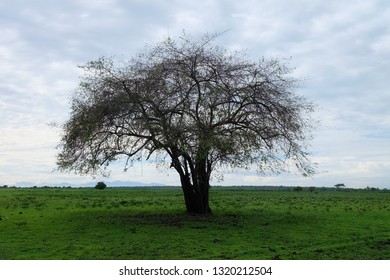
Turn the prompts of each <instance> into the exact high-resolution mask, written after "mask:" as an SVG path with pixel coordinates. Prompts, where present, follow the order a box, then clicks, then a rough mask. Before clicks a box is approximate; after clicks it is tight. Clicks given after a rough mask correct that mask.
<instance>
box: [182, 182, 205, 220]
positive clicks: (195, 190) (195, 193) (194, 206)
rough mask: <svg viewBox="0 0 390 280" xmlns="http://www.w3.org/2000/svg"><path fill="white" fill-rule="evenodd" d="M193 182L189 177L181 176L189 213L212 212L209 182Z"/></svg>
mask: <svg viewBox="0 0 390 280" xmlns="http://www.w3.org/2000/svg"><path fill="white" fill-rule="evenodd" d="M195 183H197V184H195V185H194V184H191V182H190V180H189V178H188V177H187V178H181V184H182V189H183V194H184V201H185V205H186V209H187V213H189V214H211V208H210V206H209V182H208V180H207V182H206V183H205V184H199V182H195Z"/></svg>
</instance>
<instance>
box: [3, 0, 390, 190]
mask: <svg viewBox="0 0 390 280" xmlns="http://www.w3.org/2000/svg"><path fill="white" fill-rule="evenodd" d="M182 30H185V31H186V33H189V34H201V33H206V32H222V31H225V30H229V31H228V32H227V33H225V34H224V35H223V36H221V37H220V38H218V40H217V43H218V44H221V45H224V46H225V47H226V48H229V49H237V50H245V51H246V52H247V53H248V55H249V56H250V57H252V58H253V59H258V58H261V57H262V56H265V57H266V58H271V57H284V58H290V57H291V60H290V64H291V65H292V66H294V67H295V68H296V69H295V70H294V75H295V76H296V77H301V78H305V82H304V85H303V86H302V87H301V88H298V89H297V93H298V94H300V95H303V96H305V97H306V98H308V99H309V100H312V101H313V102H314V103H316V104H317V105H318V109H317V112H316V118H318V119H320V120H321V122H320V125H319V127H318V129H317V130H316V131H315V134H314V139H313V141H312V147H311V152H312V160H313V161H314V162H317V163H318V164H319V165H318V170H319V173H318V174H317V175H315V176H314V177H313V178H302V177H300V176H299V175H296V174H281V175H279V176H265V177H259V176H257V175H256V172H255V171H236V172H234V173H227V174H225V176H224V181H223V182H214V183H215V184H225V185H316V186H333V185H334V184H336V183H345V184H346V185H347V186H349V187H366V186H370V187H390V148H389V147H390V108H389V106H390V92H389V89H390V2H389V1H387V0H382V1H380V0H378V1H375V0H372V1H352V0H350V1H348V0H337V1H320V0H318V1H315V0H314V1H313V0H307V1H304V0H301V1H287V0H284V1H280V0H279V1H275V0H270V1H255V0H253V1H250V0H241V1H233V0H232V1H222V0H209V1H206V0H197V1H179V0H177V1H158V0H154V1H141V0H131V1H119V0H118V1H115V0H94V1H92V0H83V1H80V0H73V1H71V0H69V1H21V0H13V1H7V0H3V1H1V0H0V69H1V75H0V185H3V184H8V185H14V184H18V182H22V181H28V182H32V183H33V184H37V185H39V184H43V183H45V184H46V183H50V184H57V183H60V182H70V183H77V182H80V183H81V182H85V181H90V180H91V178H90V177H79V176H76V175H72V174H61V173H59V172H53V169H54V168H55V160H56V159H55V155H56V149H55V146H56V145H57V144H58V142H59V133H60V132H59V131H58V130H56V129H53V128H51V127H50V126H48V124H49V123H51V122H57V123H63V122H64V121H65V120H66V119H67V116H68V112H69V99H70V97H71V95H72V93H73V90H74V89H75V88H76V87H77V85H78V81H79V80H78V79H79V75H80V73H79V70H78V68H77V65H81V64H84V63H85V62H87V61H89V60H93V59H97V58H98V57H100V56H112V55H115V56H116V57H117V58H118V59H122V58H123V59H126V58H130V57H131V56H133V55H135V54H136V53H137V52H138V51H139V50H141V49H142V48H143V46H144V45H145V44H153V43H154V42H158V41H161V40H163V39H164V38H166V37H167V36H172V37H175V36H178V35H180V34H181V33H182ZM120 167H121V166H120V164H118V165H114V166H113V171H112V175H111V178H110V179H109V180H132V181H140V182H161V183H164V184H174V185H178V184H179V180H178V176H176V174H175V173H174V172H173V171H169V170H160V171H158V170H157V171H156V169H155V163H153V162H151V163H146V162H143V163H142V164H137V165H135V166H134V168H130V169H129V171H128V172H127V173H123V172H122V169H121V168H120Z"/></svg>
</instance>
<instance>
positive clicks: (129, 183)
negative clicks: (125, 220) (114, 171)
mask: <svg viewBox="0 0 390 280" xmlns="http://www.w3.org/2000/svg"><path fill="white" fill-rule="evenodd" d="M97 182H98V181H96V182H88V183H83V184H75V183H67V182H63V183H41V184H35V183H33V182H17V183H16V186H17V187H24V188H27V187H33V186H38V187H43V186H48V187H68V186H70V187H94V186H95V185H96V183H97ZM104 182H105V183H106V185H107V187H153V186H165V184H162V183H157V182H152V183H142V182H137V181H104Z"/></svg>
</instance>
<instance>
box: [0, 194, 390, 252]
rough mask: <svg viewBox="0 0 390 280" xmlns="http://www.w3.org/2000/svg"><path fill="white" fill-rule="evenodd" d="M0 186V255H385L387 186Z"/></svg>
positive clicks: (389, 217)
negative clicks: (197, 206) (200, 198)
mask: <svg viewBox="0 0 390 280" xmlns="http://www.w3.org/2000/svg"><path fill="white" fill-rule="evenodd" d="M211 192H212V198H213V199H212V201H211V206H212V208H213V210H214V213H213V215H209V216H205V215H189V214H186V209H185V207H184V205H183V196H182V193H181V190H180V189H179V188H122V189H121V188H117V189H114V188H107V189H105V190H104V191H99V190H97V189H94V188H80V189H72V188H29V189H19V188H0V232H1V242H0V259H301V260H302V259H390V192H388V191H381V190H376V189H375V190H372V189H366V190H350V189H337V190H336V189H321V188H310V189H309V188H301V189H296V188H254V187H253V188H249V187H241V188H238V187H237V188H213V189H212V190H211Z"/></svg>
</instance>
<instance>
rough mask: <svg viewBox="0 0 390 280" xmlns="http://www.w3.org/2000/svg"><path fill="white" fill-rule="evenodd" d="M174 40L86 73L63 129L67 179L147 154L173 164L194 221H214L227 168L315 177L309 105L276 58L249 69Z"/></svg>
mask: <svg viewBox="0 0 390 280" xmlns="http://www.w3.org/2000/svg"><path fill="white" fill-rule="evenodd" d="M217 36H218V35H204V36H202V37H201V38H198V39H196V38H195V39H194V38H192V37H189V36H187V35H184V36H183V37H180V38H178V39H177V40H173V39H171V38H168V39H166V40H165V41H163V42H161V43H159V44H157V45H155V46H154V47H147V48H146V50H145V51H144V52H142V53H140V54H139V55H138V56H136V57H134V58H133V59H131V60H130V61H128V62H124V63H121V64H118V63H115V61H114V59H113V58H104V57H103V58H100V59H98V60H96V61H91V62H88V63H87V64H86V65H84V66H82V67H81V68H82V69H83V70H84V71H85V74H84V76H83V77H82V80H81V83H80V86H79V87H78V89H77V90H76V92H75V95H74V96H73V100H72V106H71V113H70V119H69V120H68V121H67V122H66V123H65V124H64V126H63V131H64V133H63V136H62V139H61V144H60V145H59V148H60V149H61V151H60V152H59V154H58V161H57V164H58V167H59V169H60V170H67V171H75V172H76V173H82V174H84V173H92V174H96V173H98V172H102V173H104V172H105V170H106V168H107V166H108V165H109V163H110V162H112V161H115V160H118V159H122V160H125V161H124V162H125V163H124V169H125V170H126V169H127V168H128V166H129V165H131V164H133V163H134V161H136V160H140V159H141V158H142V157H143V155H145V157H146V159H147V160H149V159H150V157H151V156H152V155H153V154H156V155H159V158H162V159H163V160H165V159H167V158H168V159H169V162H170V167H171V168H174V169H175V170H176V171H177V173H178V175H179V177H180V182H181V187H182V190H183V194H184V200H185V205H186V209H187V212H189V213H202V214H207V213H211V209H210V207H209V189H210V179H211V175H212V172H213V171H218V170H221V168H223V167H228V168H231V169H235V168H251V167H252V166H254V165H256V166H257V169H258V171H259V172H260V173H263V172H266V171H272V172H281V171H285V170H286V169H288V167H289V166H290V165H291V164H295V166H296V167H297V168H298V170H299V171H300V172H301V173H302V174H303V175H304V176H307V175H310V174H312V173H313V170H314V169H313V164H312V163H311V162H310V160H309V159H308V153H307V152H306V149H307V146H306V143H307V131H308V128H310V125H311V120H310V113H311V112H312V110H313V106H312V104H311V103H309V102H307V101H306V99H304V98H303V97H299V96H297V95H295V94H293V93H292V89H293V88H294V87H295V85H296V82H297V80H295V79H293V78H291V77H289V73H290V69H289V68H288V67H286V66H285V65H284V64H283V63H282V62H283V60H277V59H271V60H266V59H264V58H263V59H261V60H260V61H259V62H252V61H249V60H247V59H246V58H245V56H244V55H243V54H241V53H238V52H228V51H227V50H225V49H223V48H221V47H218V46H216V45H215V44H213V42H214V41H215V38H216V37H217Z"/></svg>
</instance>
